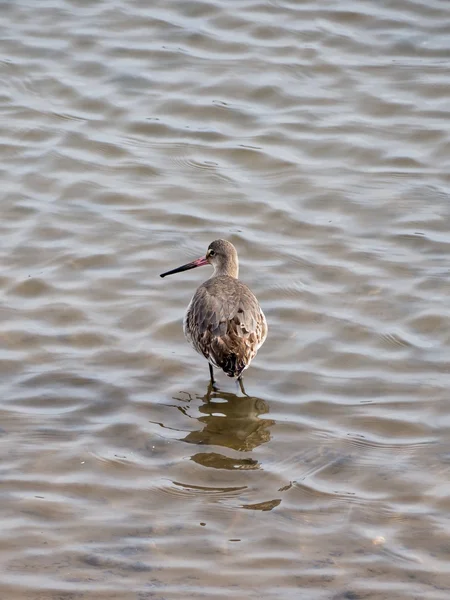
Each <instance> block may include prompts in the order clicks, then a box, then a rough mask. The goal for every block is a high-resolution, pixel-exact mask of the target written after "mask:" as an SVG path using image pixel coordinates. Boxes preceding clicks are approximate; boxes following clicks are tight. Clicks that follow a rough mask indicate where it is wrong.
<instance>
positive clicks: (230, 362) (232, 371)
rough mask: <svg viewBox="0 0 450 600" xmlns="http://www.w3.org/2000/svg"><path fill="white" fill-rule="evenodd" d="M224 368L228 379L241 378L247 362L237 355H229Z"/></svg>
mask: <svg viewBox="0 0 450 600" xmlns="http://www.w3.org/2000/svg"><path fill="white" fill-rule="evenodd" d="M222 368H223V370H224V371H225V373H226V374H227V375H228V377H239V376H240V375H241V374H242V371H243V370H244V369H245V362H244V361H243V360H242V359H240V358H239V357H238V356H237V355H236V354H228V356H227V357H226V358H225V361H224V364H223V367H222Z"/></svg>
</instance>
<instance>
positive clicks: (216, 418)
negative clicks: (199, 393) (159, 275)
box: [184, 386, 275, 469]
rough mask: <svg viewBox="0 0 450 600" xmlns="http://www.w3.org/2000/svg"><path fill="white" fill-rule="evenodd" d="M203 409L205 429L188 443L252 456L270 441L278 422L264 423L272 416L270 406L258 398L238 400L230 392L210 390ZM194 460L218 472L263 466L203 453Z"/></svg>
mask: <svg viewBox="0 0 450 600" xmlns="http://www.w3.org/2000/svg"><path fill="white" fill-rule="evenodd" d="M202 400H203V404H202V405H201V406H200V407H199V411H200V413H202V416H200V417H199V418H198V420H199V421H200V423H201V424H202V426H203V427H202V429H201V430H198V431H192V432H190V433H189V434H188V435H187V436H186V437H185V438H184V441H185V442H189V443H190V444H207V445H216V446H224V447H226V448H232V449H233V450H240V451H244V452H249V451H250V450H253V449H254V448H256V447H257V446H260V445H261V444H264V443H266V442H268V441H269V440H270V427H271V426H272V425H273V424H274V423H275V421H273V420H270V419H260V418H259V415H262V414H266V413H268V412H269V405H268V404H267V402H266V401H265V400H263V399H262V398H256V397H255V396H237V395H236V394H233V393H230V392H222V391H220V390H213V389H212V388H211V386H209V388H208V391H207V393H206V394H205V395H204V396H203V398H202ZM191 459H192V460H193V461H195V462H197V463H199V464H202V465H203V466H205V467H213V468H215V469H258V468H259V464H258V462H257V461H256V460H254V459H253V458H250V457H245V458H241V457H236V458H234V457H230V456H225V455H222V454H219V453H217V452H199V453H197V454H194V455H193V456H192V457H191Z"/></svg>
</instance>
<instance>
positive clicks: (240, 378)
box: [236, 375, 247, 396]
mask: <svg viewBox="0 0 450 600" xmlns="http://www.w3.org/2000/svg"><path fill="white" fill-rule="evenodd" d="M236 384H238V385H239V387H240V388H241V392H242V393H243V394H244V396H246V395H247V394H246V392H245V388H244V380H243V379H242V375H239V377H238V378H237V380H236Z"/></svg>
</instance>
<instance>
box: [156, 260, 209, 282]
mask: <svg viewBox="0 0 450 600" xmlns="http://www.w3.org/2000/svg"><path fill="white" fill-rule="evenodd" d="M203 265H209V262H208V261H207V259H206V256H202V257H201V258H197V260H194V261H192V262H190V263H187V264H186V265H182V266H181V267H177V268H176V269H172V270H171V271H166V272H165V273H161V275H160V277H167V275H173V274H174V273H181V271H189V269H195V267H203Z"/></svg>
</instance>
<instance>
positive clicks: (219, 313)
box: [161, 239, 268, 393]
mask: <svg viewBox="0 0 450 600" xmlns="http://www.w3.org/2000/svg"><path fill="white" fill-rule="evenodd" d="M205 265H211V266H212V267H213V268H214V272H213V274H212V276H211V277H210V278H209V279H207V280H206V281H205V282H204V283H202V285H200V287H199V288H198V289H197V291H196V292H195V294H194V295H193V297H192V299H191V301H190V303H189V306H188V308H187V311H186V315H185V317H184V319H183V331H184V335H185V337H186V339H187V340H188V342H189V343H190V344H191V345H192V346H193V348H194V349H195V350H196V351H197V352H198V353H199V354H201V355H202V356H204V357H205V358H206V360H207V361H208V363H209V374H210V379H211V386H212V387H213V389H214V388H215V383H216V382H215V379H214V372H213V367H215V368H217V369H222V371H224V372H225V373H226V374H227V375H228V376H229V377H234V378H235V379H236V381H237V383H238V384H239V385H240V387H241V390H242V391H243V393H245V390H244V388H243V382H242V374H243V372H244V371H245V369H247V368H248V367H249V366H250V363H251V362H252V360H253V359H254V358H255V356H256V353H257V352H258V350H259V348H261V346H262V345H263V343H264V341H265V339H266V337H267V330H268V327H267V321H266V317H265V316H264V313H263V311H262V309H261V307H260V305H259V302H258V300H257V299H256V297H255V295H254V294H253V292H252V291H251V290H250V289H249V288H248V287H247V286H246V285H245V284H244V283H242V281H239V279H238V275H239V261H238V254H237V251H236V248H235V247H234V246H233V244H232V243H231V242H229V241H227V240H222V239H219V240H214V241H213V242H211V243H210V244H209V246H208V250H207V252H206V255H205V256H202V257H201V258H198V259H197V260H194V261H192V262H190V263H187V264H185V265H182V266H181V267H177V268H176V269H172V270H171V271H166V272H165V273H162V274H161V277H167V276H168V275H173V274H175V273H180V272H181V271H187V270H189V269H195V268H196V267H201V266H205Z"/></svg>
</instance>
